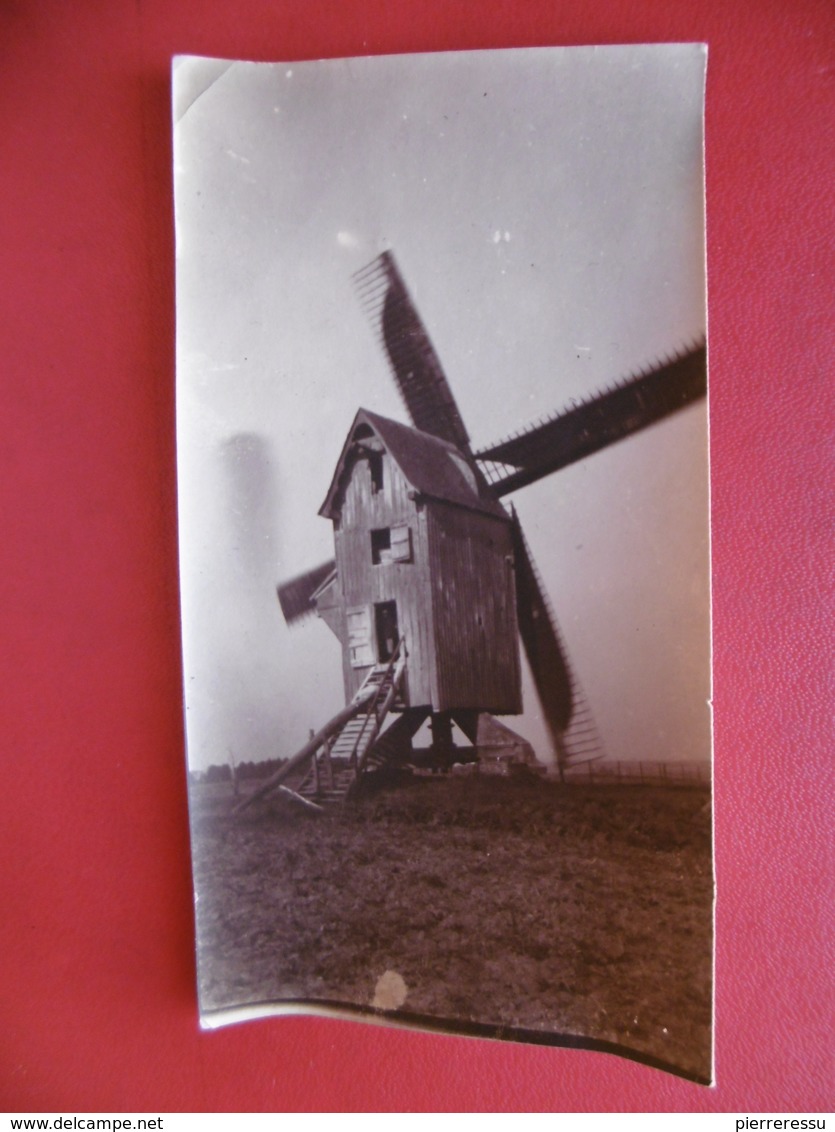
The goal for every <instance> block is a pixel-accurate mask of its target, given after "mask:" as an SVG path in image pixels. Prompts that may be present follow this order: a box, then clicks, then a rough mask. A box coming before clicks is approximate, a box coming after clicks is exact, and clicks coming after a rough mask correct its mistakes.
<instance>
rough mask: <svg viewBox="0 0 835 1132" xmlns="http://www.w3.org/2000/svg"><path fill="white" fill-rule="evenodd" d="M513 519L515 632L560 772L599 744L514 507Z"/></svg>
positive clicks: (599, 749)
mask: <svg viewBox="0 0 835 1132" xmlns="http://www.w3.org/2000/svg"><path fill="white" fill-rule="evenodd" d="M511 519H512V521H513V552H514V557H515V563H516V609H517V615H518V620H519V634H520V636H521V638H522V644H523V645H524V648H525V654H526V656H527V658H528V664H529V666H530V670H531V675H532V676H533V681H534V684H535V685H536V691H537V696H538V698H539V702H540V704H541V706H542V713H543V715H544V717H545V722H546V723H547V725H548V730H549V732H550V735H551V740H552V742H553V745H554V750H555V751H556V754H557V761H558V764H559V767H560V771H561V772H562V770H564V769H565V768H566V767H568V766H576V765H578V764H579V763H582V762H589V761H591V760H592V759H598V758H602V756H603V745H602V743H601V741H600V736H599V735H598V732H597V727H596V726H595V723H594V718H593V716H592V714H591V708H590V707H589V705H588V702H587V700H586V698H585V695H584V693H583V690H582V688H581V687H580V684H579V681H578V680H577V677H576V676H575V674H574V673H573V672H572V670H571V667H570V665H569V663H568V660H567V657H566V651H565V648H564V645H563V642H562V638H561V635H560V631H559V629H558V628H557V620H556V617H555V616H554V611H553V609H552V607H551V603H550V601H549V599H548V596H547V594H546V591H545V588H544V586H543V584H542V578H541V577H540V574H539V571H538V569H537V567H536V563H535V562H534V560H533V556H532V555H531V551H530V547H529V546H528V543H527V540H526V538H525V535H524V533H523V531H522V527H521V524H520V523H519V517H518V516H517V514H516V510H515V508H513V507H511Z"/></svg>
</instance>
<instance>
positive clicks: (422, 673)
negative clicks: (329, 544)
mask: <svg viewBox="0 0 835 1132" xmlns="http://www.w3.org/2000/svg"><path fill="white" fill-rule="evenodd" d="M372 486H373V485H372V482H371V471H370V467H369V462H368V460H367V459H357V460H352V466H351V467H350V469H349V478H348V480H347V483H346V484H345V486H344V493H340V494H341V499H340V504H341V507H340V511H341V514H340V520H339V523H338V525H337V526H336V528H335V531H334V543H335V548H336V565H337V583H338V586H339V592H340V597H339V600H340V605H341V617H342V626H343V632H342V633H341V634H340V635H341V639H342V641H343V661H342V663H343V674H344V681H345V695H346V698H347V699H350V698H351V697H352V696H353V695H354V693H355V692H356V691H357V689H358V688H359V686H360V684H361V683H362V681H363V680H364V679H365V676H366V675H367V673H368V668H367V667H354V666H353V665H352V663H351V656H350V650H349V647H348V632H347V611H348V610H349V609H353V608H356V607H359V606H367V607H370V614H371V626H372V633H373V632H374V610H373V606H374V605H375V604H377V603H379V602H384V601H395V602H397V617H398V629H399V632H400V635H401V636H402V637H404V638H405V641H406V649H407V654H408V661H407V688H406V696H405V698H406V702H407V703H409V704H410V705H411V706H415V707H416V706H422V705H424V704H425V705H430V704H431V703H432V683H431V674H432V670H433V667H434V640H435V637H434V633H433V630H432V625H431V607H430V602H429V600H428V594H429V556H428V551H427V535H426V515H425V511H424V509H423V508H422V507H421V506H419V505H418V504H416V503H415V501H414V500H413V499H410V498H409V492H410V490H411V488H410V485H409V484H408V482H407V481H406V480H405V478H404V477H403V474H402V473H401V471H400V469H399V468H398V467H397V465H396V464H395V463H394V461H393V460H392V459H391V458H390V457H389V456H388V454H384V455H383V485H382V490H380V491H376V492H374V491H373V490H372ZM397 526H407V527H408V528H409V530H410V531H411V547H412V560H411V561H410V562H394V561H387V562H381V563H380V564H379V565H375V564H374V563H373V562H372V548H371V531H372V530H382V529H386V528H392V527H397ZM374 647H375V649H376V639H375V641H374Z"/></svg>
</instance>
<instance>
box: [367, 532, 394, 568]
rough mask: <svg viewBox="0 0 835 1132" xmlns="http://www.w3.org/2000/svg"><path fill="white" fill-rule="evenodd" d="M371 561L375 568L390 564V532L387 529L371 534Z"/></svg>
mask: <svg viewBox="0 0 835 1132" xmlns="http://www.w3.org/2000/svg"><path fill="white" fill-rule="evenodd" d="M371 561H372V563H373V564H374V565H375V566H380V565H381V564H383V563H385V562H391V531H390V530H389V529H388V527H385V528H383V530H379V531H372V532H371Z"/></svg>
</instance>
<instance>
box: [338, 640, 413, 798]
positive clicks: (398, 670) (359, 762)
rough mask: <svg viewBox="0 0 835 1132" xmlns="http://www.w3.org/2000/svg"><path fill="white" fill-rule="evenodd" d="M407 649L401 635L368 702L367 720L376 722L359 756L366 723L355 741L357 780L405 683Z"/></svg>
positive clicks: (353, 758) (353, 755) (354, 762)
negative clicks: (384, 693)
mask: <svg viewBox="0 0 835 1132" xmlns="http://www.w3.org/2000/svg"><path fill="white" fill-rule="evenodd" d="M405 651H406V643H405V638H404V637H401V638H400V640H399V641H398V642H397V645H396V647H395V648H394V650H393V652H392V654H391V657H390V659H389V662H388V666H387V667H386V670H385V672H384V673H383V676H382V679H381V680H380V683H379V684H378V685H377V690H376V692H375V693H374V695H373V697H372V698H371V699H370V700H369V702H368V709H367V715H366V722H367V721H368V720H369V719H371V718H372V716H373V720H374V723H373V726H372V728H371V735H370V737H369V739H368V742H367V743H366V744H365V747H364V749H363V752H362V755H361V756H360V757H359V758H357V751H358V749H359V744H360V739H361V738H362V737H363V735H365V725H363V727H362V729H361V731H360V733H359V735H358V736H357V739H356V742H355V743H354V749H353V751H352V752H351V762H352V765H353V766H354V768H355V777H354V780H355V781H357V780H359V778H360V777H361V776H362V774H363V771H364V770H365V767H366V763H367V762H368V756H369V754H370V752H371V748H372V747H373V746H374V741H375V739H376V738H377V736H378V734H379V733H380V728H381V727H382V726H383V721H384V720H385V718H386V716H387V715H388V713H389V709H390V707H391V705H392V704H393V703H394V700H395V698H396V696H397V694H398V692H399V691H400V685H401V684H402V683H403V674H404V672H405V670H406V667H405V661H406V658H405V655H403V656H401V653H403V654H405ZM389 680H390V684H389V687H388V689H387V690H386V696H385V699H384V700H383V703H382V706H381V707H380V708H379V710H378V704H379V702H380V699H381V698H382V695H383V690H384V689H385V687H386V681H389Z"/></svg>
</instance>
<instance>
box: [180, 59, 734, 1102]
mask: <svg viewBox="0 0 835 1132" xmlns="http://www.w3.org/2000/svg"><path fill="white" fill-rule="evenodd" d="M705 64H706V50H705V48H704V46H703V45H701V44H666V45H643V46H629V47H584V48H559V49H557V48H553V49H551V48H542V49H526V50H507V51H491V52H466V53H454V54H453V53H450V54H437V55H416V56H408V55H405V56H388V57H378V58H360V59H341V60H327V61H312V62H301V63H298V62H296V63H276V64H266V63H258V64H254V63H244V62H230V61H226V60H216V59H203V58H192V57H180V58H178V59H176V60H175V62H174V69H173V112H174V164H175V208H176V256H177V446H178V477H179V524H180V564H181V595H182V621H183V657H184V682H185V712H186V733H187V755H188V776H189V806H190V815H191V829H192V861H193V875H194V887H195V914H196V940H197V962H198V998H199V1008H200V1017H201V1022H202V1024H203V1025H205V1026H209V1027H213V1026H218V1025H223V1024H225V1023H227V1022H232V1021H237V1020H240V1019H243V1018H247V1017H258V1016H263V1015H268V1014H275V1013H282V1012H289V1011H296V1012H298V1011H313V1010H317V1011H322V1010H324V1011H327V1012H331V1013H333V1014H335V1015H340V1016H345V1015H351V1016H354V1017H357V1018H358V1019H366V1020H372V1021H381V1022H386V1023H389V1024H402V1025H412V1026H421V1027H424V1028H431V1029H438V1030H444V1031H449V1032H458V1033H468V1034H473V1035H480V1036H484V1037H501V1038H507V1039H515V1040H520V1041H529V1042H539V1043H551V1044H559V1045H574V1046H578V1047H583V1048H591V1049H600V1050H604V1051H609V1052H613V1053H619V1054H621V1055H624V1056H631V1057H634V1058H637V1059H639V1060H642V1061H645V1062H647V1063H649V1064H651V1065H655V1066H657V1067H659V1068H661V1069H666V1070H668V1071H670V1072H674V1073H678V1074H680V1075H683V1076H685V1077H688V1078H690V1079H692V1080H695V1081H700V1082H703V1083H709V1082H710V1081H711V1080H712V968H713V896H714V883H713V864H712V852H711V840H712V815H711V785H710V784H711V715H710V694H711V681H710V558H709V541H710V540H709V511H708V436H707V402H706V395H707V362H706V298H705V250H704V167H703V165H704V163H703V99H704V78H705Z"/></svg>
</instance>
